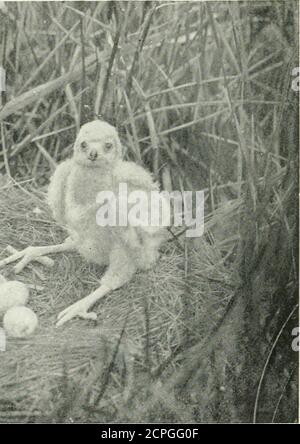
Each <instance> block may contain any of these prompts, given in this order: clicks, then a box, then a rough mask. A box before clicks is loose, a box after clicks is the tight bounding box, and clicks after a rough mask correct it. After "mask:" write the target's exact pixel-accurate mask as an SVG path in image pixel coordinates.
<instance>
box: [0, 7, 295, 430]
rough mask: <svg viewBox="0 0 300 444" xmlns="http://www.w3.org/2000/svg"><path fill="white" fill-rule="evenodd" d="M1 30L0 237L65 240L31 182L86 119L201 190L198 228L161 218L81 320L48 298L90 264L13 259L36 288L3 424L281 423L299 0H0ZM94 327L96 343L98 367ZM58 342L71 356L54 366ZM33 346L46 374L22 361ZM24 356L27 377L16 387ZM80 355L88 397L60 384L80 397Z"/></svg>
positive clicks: (287, 352)
mask: <svg viewBox="0 0 300 444" xmlns="http://www.w3.org/2000/svg"><path fill="white" fill-rule="evenodd" d="M0 29H1V31H0V32H1V37H2V40H1V45H0V63H1V65H3V66H4V67H5V69H6V71H7V93H6V94H2V96H1V101H2V105H3V106H2V108H1V109H0V119H1V132H0V142H1V146H0V171H1V173H3V174H5V175H8V176H12V177H13V178H14V180H15V181H16V182H18V183H19V184H22V188H24V189H25V191H24V189H23V190H22V189H20V186H16V185H14V186H13V187H12V186H9V187H7V188H5V185H4V188H1V196H0V213H1V214H0V216H1V227H0V228H1V229H0V247H1V248H2V249H4V248H5V247H6V245H7V244H11V245H12V246H14V247H16V248H22V247H24V246H27V245H28V244H34V245H40V244H43V243H44V244H45V243H46V244H48V243H49V244H50V243H54V242H58V241H60V240H61V239H62V238H63V233H62V231H61V229H60V228H59V227H58V226H57V225H56V224H55V223H54V222H53V221H52V219H51V217H50V215H49V214H48V210H47V208H46V207H45V205H44V204H43V196H44V194H43V193H44V191H45V186H46V185H47V183H48V179H49V176H50V174H51V173H52V171H53V169H54V168H55V165H56V164H57V163H59V162H60V161H61V160H63V159H65V158H66V157H68V156H70V154H71V152H72V143H73V140H74V137H75V133H76V131H77V130H78V128H79V126H80V125H81V124H82V123H85V122H86V121H87V120H90V119H94V118H98V117H100V118H102V119H104V120H107V121H109V122H110V123H112V124H114V125H115V126H117V128H118V130H119V133H120V136H121V139H122V143H123V145H124V146H125V148H126V154H125V155H126V158H128V159H131V160H134V161H136V162H138V163H141V164H143V165H145V166H147V168H148V169H150V170H151V171H152V172H153V173H154V175H155V176H156V178H157V180H158V181H159V182H160V183H161V185H162V187H163V188H165V189H168V190H170V189H177V190H199V189H204V190H205V202H206V204H205V205H206V207H205V218H206V225H205V226H206V233H205V236H204V237H203V239H200V240H195V242H193V243H191V242H187V241H186V239H185V237H184V235H180V230H179V231H178V232H176V235H178V237H176V239H174V238H173V241H171V242H168V243H167V244H166V246H165V247H164V250H163V251H162V258H161V261H160V263H159V265H158V266H157V268H156V269H155V270H153V271H151V272H149V273H146V274H139V275H137V276H136V277H135V279H134V280H133V281H132V282H131V283H130V284H129V285H128V286H126V288H124V289H121V290H119V291H117V292H115V293H114V295H112V296H110V297H108V298H107V299H105V300H104V301H103V303H101V304H100V305H99V307H98V310H99V318H98V324H97V325H96V324H93V323H86V322H82V321H78V322H77V321H74V322H73V323H72V325H70V326H66V327H65V328H64V329H63V330H61V332H62V334H59V333H58V332H57V331H54V330H53V324H54V320H55V316H56V314H57V312H58V311H59V310H60V309H61V308H64V307H65V306H67V305H68V304H69V303H70V302H72V301H74V300H77V299H79V298H80V297H82V296H83V295H85V294H86V293H88V292H89V291H90V290H91V289H93V288H95V286H97V283H98V279H99V276H100V275H101V272H102V271H101V270H99V269H98V268H96V267H93V266H88V265H87V264H85V263H84V262H83V261H82V260H81V258H80V257H75V256H74V255H72V256H70V255H63V256H61V257H58V258H56V263H55V266H54V268H53V269H44V268H43V267H41V266H39V265H37V266H35V267H34V269H31V268H28V269H27V270H26V271H24V273H22V276H21V277H20V279H21V278H22V279H24V281H26V282H31V283H32V284H33V285H35V284H36V285H37V286H42V287H44V288H43V290H41V289H36V290H34V289H33V290H32V297H31V304H32V306H33V308H34V309H35V310H36V311H37V313H38V315H39V317H40V320H41V327H40V330H39V332H38V334H37V336H35V337H33V338H32V339H31V340H30V341H29V342H28V344H27V343H26V341H24V342H21V344H19V343H18V344H17V343H16V344H14V343H13V341H12V342H11V343H10V344H9V345H10V347H11V351H10V352H9V351H8V353H7V354H6V355H5V359H7V360H8V364H9V365H10V366H14V372H13V373H11V372H9V371H8V368H9V367H8V366H7V368H6V366H4V367H3V368H2V369H3V373H2V378H4V383H6V384H7V383H9V382H11V383H12V385H11V386H10V389H7V390H6V388H5V387H6V386H5V384H4V386H3V387H4V389H3V390H4V392H5V394H4V401H3V402H4V404H3V407H2V408H1V407H0V411H2V412H3V413H2V414H3V415H4V416H3V418H4V421H7V420H10V419H11V418H12V417H13V415H14V412H18V410H19V415H20V418H21V419H22V420H33V419H34V417H35V416H34V415H37V416H36V417H37V418H41V414H42V415H44V416H43V418H44V419H45V420H48V421H49V420H50V421H51V420H52V421H54V420H60V421H67V420H68V418H69V416H70V415H71V413H70V410H71V411H72V410H73V412H72V415H73V416H72V415H71V416H72V417H77V418H80V419H81V420H83V419H85V420H97V419H98V420H110V421H117V420H124V421H126V420H127V421H149V420H152V421H158V420H161V421H163V420H165V421H179V422H180V421H197V422H201V421H206V422H214V421H215V422H220V421H221V422H222V421H227V422H234V421H237V422H240V421H243V422H248V421H252V420H255V421H258V422H259V421H261V422H266V421H267V422H268V421H271V420H274V418H275V419H276V420H278V421H281V422H286V421H291V420H294V419H295V417H296V416H297V409H298V404H297V400H296V395H295V393H297V390H298V389H297V387H298V385H297V384H298V379H297V371H295V369H296V368H297V364H296V358H295V353H294V352H292V351H291V349H290V346H289V344H290V331H291V329H292V326H294V325H297V323H298V318H297V310H296V309H295V307H296V304H297V288H298V271H297V270H298V267H297V263H298V250H297V245H298V230H297V223H298V209H297V203H296V202H298V200H297V195H298V194H297V193H298V190H297V187H298V179H297V178H298V168H297V165H298V108H299V100H298V98H299V96H297V95H296V94H295V92H294V91H293V90H292V89H291V81H292V76H291V72H292V68H293V67H294V66H297V65H298V60H297V54H298V34H297V30H298V2H296V1H292V0H291V1H284V2H281V1H277V2H268V1H266V2H263V4H262V3H261V2H253V1H251V2H250V1H249V2H173V3H172V2H122V1H118V2H64V3H62V2H61V3H60V2H44V3H43V4H42V3H41V4H38V3H36V4H34V3H31V2H10V4H7V5H6V6H5V7H3V6H2V9H1V10H0ZM295 178H296V180H295ZM36 207H38V208H40V209H41V210H42V212H41V213H40V214H38V213H37V212H33V209H35V208H36ZM2 254H3V255H4V254H5V252H4V251H3V252H2ZM9 270H10V269H6V270H5V273H8V277H9V278H13V277H14V276H13V275H11V274H9ZM293 310H295V311H293ZM291 313H294V315H293V316H291V318H290V317H289V316H290V314H291ZM287 320H289V321H288V322H287ZM125 323H126V327H125V331H124V332H123V333H122V331H123V330H122V329H123V325H124V324H125ZM83 330H84V335H83ZM121 333H122V334H121ZM278 335H279V336H278ZM83 337H86V338H88V341H87V342H86V343H85V342H84V344H83V343H82V341H83ZM98 337H99V338H101V339H99V341H100V342H101V341H102V342H103V343H106V342H107V341H108V344H109V345H108V346H107V348H108V350H109V351H110V352H109V353H108V357H107V359H108V364H107V366H104V367H105V369H104V370H103V372H102V371H100V374H101V375H100V376H99V371H98V376H97V370H96V369H95V368H94V367H93V365H94V364H93V362H94V361H95V358H94V356H95V346H94V344H95V341H96V342H97V341H98ZM120 337H121V341H120ZM75 338H76V339H75ZM77 338H78V339H77ZM43 341H45V342H43ZM47 341H48V342H47ZM102 342H101V344H102ZM119 342H120V344H119ZM42 343H43V344H44V345H42ZM46 343H47V344H48V345H47V346H46V345H45V344H46ZM53 343H55V344H57V349H56V351H53V347H52V345H51V344H53ZM26 344H27V345H28V346H30V347H28V348H30V350H32V352H31V354H30V356H29V353H28V354H26V350H27V349H26V346H27V345H26ZM66 344H67V345H66ZM89 344H91V345H90V346H89ZM287 344H288V345H287ZM121 345H122V347H124V346H126V347H128V348H129V349H130V350H131V351H132V352H133V356H134V358H133V362H134V365H133V367H135V366H137V369H135V368H131V367H130V365H131V364H130V365H129V367H130V370H128V369H127V370H126V371H125V373H126V375H127V376H128V381H127V380H126V381H125V382H124V381H123V380H122V377H121V376H120V375H121V374H123V373H124V371H120V368H119V367H118V368H113V362H114V361H115V355H117V356H119V355H122V356H126V355H127V354H128V353H127V352H125V353H123V351H122V350H123V349H122V350H121V348H122V347H121ZM64 347H67V349H68V348H73V347H75V349H76V350H77V351H76V352H75V350H74V356H78V360H77V359H75V358H74V360H73V358H72V359H71V358H70V357H69V356H68V359H67V361H69V362H66V363H63V360H62V358H61V351H60V350H61V349H63V348H64ZM96 348H97V346H96ZM23 352H24V354H23ZM42 352H44V353H45V355H43V356H44V358H43V360H42V361H41V362H42V364H41V365H42V366H43V370H44V373H45V374H47V375H48V376H49V378H48V380H49V381H51V382H49V383H48V382H47V381H46V382H45V378H44V376H43V374H42V373H41V374H40V378H39V376H38V370H37V372H36V373H35V370H33V367H35V368H36V367H38V365H39V362H40V360H39V359H37V357H39V356H40V355H41V354H42ZM52 352H53V354H52V355H51V356H52V357H51V359H50V358H47V357H46V356H48V355H47V353H50V354H51V353H52ZM117 352H118V353H117ZM77 353H78V354H77ZM81 353H82V354H81ZM270 353H271V355H270ZM79 355H80V356H79ZM64 356H65V354H64ZM270 357H271V358H272V359H270ZM69 358H70V359H69ZM18 359H19V360H20V365H19V366H18V365H17V361H18ZM23 361H24V363H25V362H27V364H28V373H27V374H30V372H32V374H37V380H36V381H35V383H34V384H35V385H33V383H32V381H31V380H30V382H28V386H27V389H26V390H28V391H27V395H25V396H24V397H23V398H22V400H20V399H18V396H19V395H18V389H17V384H18V383H19V382H18V381H19V380H18V379H17V377H18V375H19V374H21V375H22V377H25V376H24V375H25V373H26V372H25V370H24V374H23V373H20V368H23V367H24V369H26V368H27V367H26V365H24V366H23V365H22V362H23ZM79 361H80V363H82V365H83V368H84V370H83V371H85V372H87V374H88V375H89V376H90V378H91V379H90V385H89V388H88V390H87V391H88V392H89V393H90V398H89V401H87V399H83V398H82V396H84V394H81V395H80V393H79V394H78V393H77V392H76V390H75V392H76V393H77V394H75V395H74V393H73V391H72V387H73V386H72V384H73V383H74V381H75V379H76V378H77V380H76V381H77V382H76V384H77V386H78V387H79V392H83V393H84V390H83V389H82V387H83V385H84V384H85V383H86V381H85V378H86V374H84V376H83V374H82V373H80V372H81V370H80V369H79V367H78V369H77V365H79V366H80V365H81V364H80V363H79ZM96 361H97V358H96ZM125 361H126V359H125ZM8 364H7V365H8ZM266 364H268V365H266ZM121 367H122V366H121ZM127 367H128V366H127ZM112 368H113V370H112ZM30 369H31V370H30ZM98 370H99V369H98ZM69 373H71V374H72V378H73V379H72V378H71V379H72V380H73V382H70V381H69ZM110 374H111V375H112V377H111V378H110V376H109V375H110ZM12 375H13V376H12ZM60 378H61V379H60ZM93 378H94V379H93ZM95 378H98V379H95ZM125 379H126V378H125ZM108 380H109V381H108ZM132 380H134V381H135V384H134V386H135V387H133V385H132V382H130V381H132ZM5 381H6V382H5ZM68 381H69V382H68ZM95 381H96V382H95ZM101 381H102V382H101ZM31 384H32V387H35V389H32V392H30V386H31ZM59 384H61V385H59ZM99 384H100V388H99ZM101 384H102V385H101ZM103 384H104V385H103ZM41 387H43V389H41ZM55 387H56V388H57V387H58V388H57V389H55ZM97 387H98V388H97ZM103 387H104V388H103ZM220 387H222V390H221V389H220ZM0 390H1V389H0ZM22 390H23V389H22ZM24 390H25V389H24ZM35 390H36V391H35ZM38 390H41V392H40V393H41V395H40V396H39V395H38V396H36V394H35V393H38ZM94 390H95V391H96V395H95V394H94V395H95V396H94V395H93V394H92V392H93V391H94ZM20 393H23V394H24V391H23V392H21V391H20ZM73 395H74V396H73ZM93 396H94V398H93ZM115 396H117V398H116V399H117V401H114V399H115V398H114V397H115ZM9 397H10V398H9ZM73 397H75V400H74V399H73ZM110 398H111V399H112V401H109V399H110ZM43 399H44V400H45V403H46V405H47V407H45V408H44V407H42V403H43ZM33 400H34V402H33ZM68 400H69V401H70V402H69V405H70V406H71V407H67V404H68V402H67V401H68ZM1 402H2V401H1V396H0V406H1ZM5 403H6V404H5ZM10 403H12V404H10ZM39 403H40V404H39ZM101 403H106V404H105V408H104V407H103V406H102V407H103V408H102V407H101V408H100V407H99V405H102V404H101ZM80 405H81V408H79V406H80ZM141 405H144V409H141V408H140V406H141ZM82 406H85V407H87V406H88V409H89V413H86V410H85V409H84V408H83V407H82ZM91 406H92V407H91ZM99 408H100V410H99ZM91 409H92V410H91ZM103 409H104V410H103ZM45 412H47V413H45ZM253 412H255V414H254V415H253ZM17 414H18V413H16V415H17ZM5 415H6V416H5ZM31 415H33V416H31Z"/></svg>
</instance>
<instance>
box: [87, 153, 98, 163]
mask: <svg viewBox="0 0 300 444" xmlns="http://www.w3.org/2000/svg"><path fill="white" fill-rule="evenodd" d="M97 157H98V153H97V151H96V150H91V151H90V152H89V154H88V159H89V160H91V161H92V162H94V161H95V160H96V159H97Z"/></svg>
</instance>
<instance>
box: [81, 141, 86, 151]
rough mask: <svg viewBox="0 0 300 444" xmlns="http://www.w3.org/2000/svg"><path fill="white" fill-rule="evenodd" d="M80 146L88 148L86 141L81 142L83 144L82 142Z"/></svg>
mask: <svg viewBox="0 0 300 444" xmlns="http://www.w3.org/2000/svg"><path fill="white" fill-rule="evenodd" d="M80 148H81V149H82V150H83V151H84V150H86V149H87V143H86V142H84V141H83V142H81V144H80Z"/></svg>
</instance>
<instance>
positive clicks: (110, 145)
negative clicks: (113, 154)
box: [104, 142, 113, 151]
mask: <svg viewBox="0 0 300 444" xmlns="http://www.w3.org/2000/svg"><path fill="white" fill-rule="evenodd" d="M112 147H113V144H112V143H110V142H106V143H105V145H104V149H105V151H110V150H111V149H112Z"/></svg>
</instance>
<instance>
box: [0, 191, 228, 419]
mask: <svg viewBox="0 0 300 444" xmlns="http://www.w3.org/2000/svg"><path fill="white" fill-rule="evenodd" d="M36 208H38V209H39V210H40V211H39V212H38V213H37V212H36ZM0 220H1V229H0V233H1V236H0V248H1V251H2V253H1V257H4V256H5V254H6V253H5V248H6V246H7V245H8V244H10V245H13V246H14V247H15V248H17V249H22V248H24V247H26V246H27V245H29V244H30V245H49V244H52V243H55V242H60V241H61V240H62V239H63V235H64V233H63V232H62V230H61V229H60V227H58V226H57V224H56V223H55V221H53V220H52V218H51V215H49V212H48V208H47V206H46V205H45V203H44V196H43V194H42V193H40V192H33V191H30V187H29V186H28V185H27V186H26V188H24V187H23V186H17V185H16V184H13V183H8V184H6V185H3V186H2V188H1V201H0ZM201 245H202V246H201V250H199V252H197V251H193V252H192V253H191V258H190V261H191V266H192V267H194V268H195V269H196V271H195V273H192V274H193V279H197V287H195V286H194V285H193V283H192V282H191V281H190V282H189V285H188V287H187V286H186V279H185V272H184V263H185V257H184V254H183V253H182V252H181V251H178V248H177V247H176V246H175V245H174V243H173V242H170V243H168V244H167V245H166V246H165V248H164V250H163V251H162V255H161V259H160V261H159V263H158V265H157V267H156V268H154V269H153V270H151V271H149V272H147V273H139V274H138V275H136V276H135V278H134V279H133V280H132V281H131V282H130V283H129V284H128V285H127V286H126V287H125V288H122V289H120V290H118V291H115V292H114V293H113V294H111V295H110V296H108V297H107V298H106V300H104V301H103V302H102V303H101V304H99V306H98V307H97V309H96V311H97V313H98V320H97V321H96V322H94V321H92V322H87V321H80V320H78V321H76V320H75V321H72V322H70V323H69V324H68V325H66V326H64V327H62V328H59V329H56V328H55V319H56V315H57V313H58V312H59V311H60V310H61V309H63V308H64V307H66V306H67V305H69V304H70V303H72V302H74V301H76V300H78V299H80V298H81V297H83V296H84V295H85V294H88V293H89V292H90V291H91V290H92V289H94V288H95V287H96V286H97V285H99V279H100V277H101V275H102V272H103V270H101V269H100V268H99V267H97V266H93V265H88V264H86V263H85V262H84V260H83V259H81V257H79V255H78V256H76V254H68V255H66V254H64V255H57V256H56V257H55V265H54V267H53V268H50V269H48V268H45V267H43V266H42V265H39V264H34V265H32V266H30V267H28V268H27V269H26V270H24V271H23V272H22V273H21V274H20V275H18V276H14V273H13V271H12V266H7V267H6V268H5V269H4V271H3V275H5V276H6V278H8V279H11V280H12V279H18V280H21V281H22V282H25V283H26V284H28V285H30V286H31V296H30V300H29V306H30V307H31V308H32V309H33V310H34V311H35V312H36V313H37V315H38V317H39V320H40V325H39V328H38V330H37V332H36V334H35V335H34V336H33V337H31V338H28V339H24V340H16V339H12V338H11V339H8V342H7V351H6V352H5V353H3V355H2V356H1V373H0V382H1V384H0V385H1V389H0V399H1V402H2V403H4V405H6V404H7V403H8V405H10V406H11V407H10V409H9V411H7V412H5V411H3V410H2V409H1V408H0V416H1V418H2V419H3V420H5V419H9V420H11V419H14V418H15V419H16V420H18V419H20V420H26V419H30V420H32V419H33V418H34V417H38V418H39V419H40V418H43V419H45V418H47V416H49V418H50V417H51V414H52V415H53V409H54V408H55V406H54V405H53V399H52V398H53V393H54V392H55V389H56V390H58V389H59V387H60V384H61V378H62V377H63V372H64V368H65V366H67V368H68V375H69V377H70V378H71V380H72V381H76V383H77V384H79V386H80V387H81V388H82V390H84V388H85V387H86V378H87V376H91V375H92V374H95V372H96V371H97V372H99V362H100V363H101V365H102V366H103V365H104V363H105V362H107V359H108V357H110V356H111V353H112V351H113V349H114V346H115V345H116V343H117V341H118V338H119V336H120V333H121V330H122V327H123V326H124V324H126V327H125V332H124V336H123V340H122V347H121V350H120V351H119V353H118V360H120V359H121V360H122V359H124V360H125V361H126V360H129V359H130V357H134V358H136V359H137V360H138V361H139V365H140V366H141V367H142V368H143V366H144V365H145V364H144V360H145V353H148V354H149V359H150V361H151V368H152V369H155V368H157V367H159V366H160V364H161V363H162V362H163V361H164V360H165V359H167V358H168V356H169V355H170V354H171V353H172V351H173V350H175V349H176V348H177V347H178V346H179V345H180V344H181V342H182V340H183V337H184V334H186V332H187V329H188V334H189V338H190V340H191V341H192V340H193V341H195V340H199V339H202V338H203V337H204V336H205V335H206V334H207V332H208V331H209V330H210V329H212V327H213V323H214V322H216V320H217V319H218V317H219V315H218V311H219V312H220V310H221V308H222V306H225V305H226V300H228V298H230V296H231V295H232V289H231V287H230V286H229V287H226V284H229V283H230V271H229V269H226V268H225V267H224V264H223V260H222V255H221V253H220V252H219V251H218V249H217V248H216V246H215V245H214V244H213V243H212V244H210V243H208V242H206V241H204V240H203V241H202V243H201ZM200 251H201V254H200ZM196 265H197V266H196ZM224 284H225V285H224ZM185 297H188V299H189V302H188V303H189V304H191V305H192V307H193V313H192V316H191V317H190V318H189V319H188V320H186V319H185V314H184V304H185ZM145 300H146V301H147V306H148V309H147V315H148V317H149V319H148V328H147V331H146V327H145V325H146V324H145V316H144V304H145ZM224 301H225V302H224ZM198 323H199V326H200V328H198V329H197V330H194V328H193V326H194V325H195V324H198ZM125 338H126V340H125ZM146 340H147V344H148V345H147V351H145V341H146ZM148 348H149V349H148ZM124 350H125V351H126V353H125V355H126V357H124ZM119 356H121V358H120V357H119ZM173 365H174V364H173ZM127 371H128V372H130V369H127ZM118 372H119V373H118ZM96 374H97V373H96ZM114 376H115V378H120V369H119V370H115V373H114ZM118 389H119V392H121V394H122V391H123V390H125V387H118ZM93 390H96V389H95V387H93ZM114 392H116V393H118V392H117V388H116V387H114ZM121 394H120V393H119V396H121ZM110 396H111V391H110ZM1 410H2V412H1ZM10 411H12V413H11V412H10ZM16 412H17V413H16Z"/></svg>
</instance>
